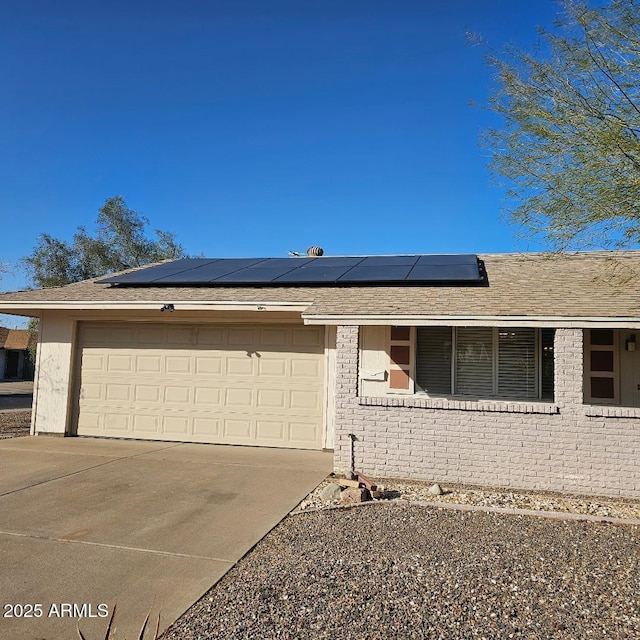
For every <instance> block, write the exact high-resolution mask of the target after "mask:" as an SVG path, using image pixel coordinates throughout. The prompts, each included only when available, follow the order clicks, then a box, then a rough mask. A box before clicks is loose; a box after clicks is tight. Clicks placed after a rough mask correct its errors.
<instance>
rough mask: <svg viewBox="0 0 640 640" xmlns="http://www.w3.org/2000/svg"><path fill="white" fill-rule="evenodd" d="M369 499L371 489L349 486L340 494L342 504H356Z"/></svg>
mask: <svg viewBox="0 0 640 640" xmlns="http://www.w3.org/2000/svg"><path fill="white" fill-rule="evenodd" d="M369 500H371V494H370V493H369V489H358V488H356V487H348V488H347V489H345V490H344V491H343V492H342V493H341V494H340V502H341V504H356V503H358V502H367V501H369Z"/></svg>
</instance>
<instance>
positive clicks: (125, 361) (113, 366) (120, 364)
mask: <svg viewBox="0 0 640 640" xmlns="http://www.w3.org/2000/svg"><path fill="white" fill-rule="evenodd" d="M107 370H108V371H117V372H119V373H133V372H134V367H133V356H128V355H119V354H118V355H116V354H110V355H109V356H107Z"/></svg>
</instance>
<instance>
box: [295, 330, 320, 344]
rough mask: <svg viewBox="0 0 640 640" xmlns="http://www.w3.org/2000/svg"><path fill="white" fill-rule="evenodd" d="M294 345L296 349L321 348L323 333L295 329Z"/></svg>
mask: <svg viewBox="0 0 640 640" xmlns="http://www.w3.org/2000/svg"><path fill="white" fill-rule="evenodd" d="M292 344H293V346H294V347H321V346H322V333H321V332H320V331H308V330H307V329H306V328H305V329H302V328H300V329H293V331H292Z"/></svg>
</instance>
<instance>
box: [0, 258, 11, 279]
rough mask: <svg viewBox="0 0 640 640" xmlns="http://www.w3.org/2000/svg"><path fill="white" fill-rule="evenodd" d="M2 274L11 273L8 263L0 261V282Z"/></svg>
mask: <svg viewBox="0 0 640 640" xmlns="http://www.w3.org/2000/svg"><path fill="white" fill-rule="evenodd" d="M3 273H11V267H10V266H9V263H8V262H5V261H4V260H0V280H2V274H3Z"/></svg>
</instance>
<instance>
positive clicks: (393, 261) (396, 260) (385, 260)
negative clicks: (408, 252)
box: [358, 256, 420, 267]
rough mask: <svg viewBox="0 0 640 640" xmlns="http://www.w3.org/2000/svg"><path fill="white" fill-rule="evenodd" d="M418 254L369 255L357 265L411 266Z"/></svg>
mask: <svg viewBox="0 0 640 640" xmlns="http://www.w3.org/2000/svg"><path fill="white" fill-rule="evenodd" d="M419 257H420V256H369V257H368V258H365V259H364V260H363V261H362V262H361V263H360V264H359V265H358V266H359V267H404V266H409V267H412V266H413V265H414V264H415V263H416V262H417V261H418V258H419Z"/></svg>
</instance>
